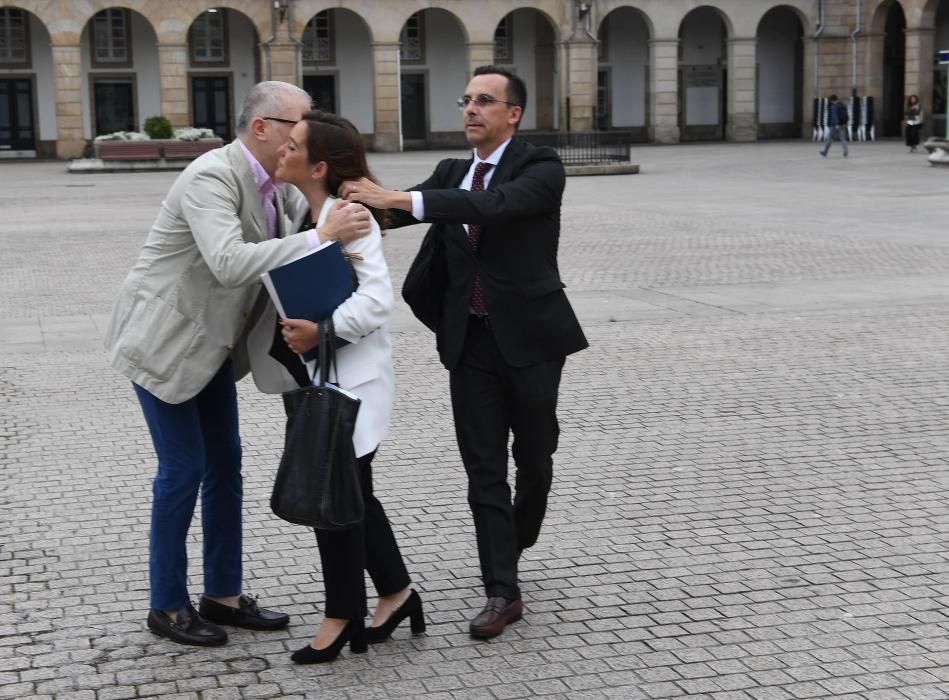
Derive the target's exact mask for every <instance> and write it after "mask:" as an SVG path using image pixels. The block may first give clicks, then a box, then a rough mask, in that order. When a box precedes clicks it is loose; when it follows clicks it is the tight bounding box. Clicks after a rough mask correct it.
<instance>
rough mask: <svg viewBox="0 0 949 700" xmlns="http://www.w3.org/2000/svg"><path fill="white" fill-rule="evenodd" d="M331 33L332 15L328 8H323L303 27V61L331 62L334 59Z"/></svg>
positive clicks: (334, 49) (334, 50)
mask: <svg viewBox="0 0 949 700" xmlns="http://www.w3.org/2000/svg"><path fill="white" fill-rule="evenodd" d="M333 34H334V32H333V15H332V13H330V12H329V10H323V11H322V12H320V13H318V14H317V15H316V16H315V17H313V19H311V20H310V21H309V22H307V23H306V27H304V29H303V62H304V63H333V62H334V61H335V60H336V55H335V54H336V47H335V45H334V42H333Z"/></svg>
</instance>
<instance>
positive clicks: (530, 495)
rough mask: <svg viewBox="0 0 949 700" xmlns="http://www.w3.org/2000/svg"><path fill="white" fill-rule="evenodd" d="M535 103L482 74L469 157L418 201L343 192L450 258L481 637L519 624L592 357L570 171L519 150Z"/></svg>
mask: <svg viewBox="0 0 949 700" xmlns="http://www.w3.org/2000/svg"><path fill="white" fill-rule="evenodd" d="M526 104H527V88H526V87H525V85H524V81H523V80H522V79H521V78H519V77H518V76H517V75H515V74H513V73H511V72H510V71H508V70H506V69H504V68H499V67H496V66H481V67H479V68H477V69H476V70H475V71H474V76H473V77H472V78H471V81H470V82H469V83H468V86H467V88H466V89H465V92H464V95H462V97H461V98H460V99H459V100H458V105H459V107H460V108H461V112H462V117H463V127H464V131H465V136H466V138H467V140H468V143H469V144H471V146H473V147H474V152H473V153H472V157H471V158H468V159H454V158H451V159H446V160H443V161H441V162H440V163H439V164H438V165H437V166H436V168H435V172H434V173H433V174H432V175H431V177H429V178H428V179H427V180H426V181H425V182H423V183H421V184H419V185H416V186H415V187H413V188H411V190H412V191H410V192H396V191H391V190H386V189H384V188H382V187H380V186H379V185H377V184H375V183H374V182H372V181H371V180H368V179H367V178H362V179H360V180H354V181H350V182H346V183H345V184H344V185H343V187H342V189H341V194H342V195H343V196H345V197H346V198H347V199H348V200H350V201H353V202H362V203H363V204H365V205H366V206H371V207H376V208H385V209H388V210H389V212H388V216H389V218H390V221H391V222H392V226H393V227H396V226H405V225H409V224H416V223H419V222H430V223H433V224H434V226H432V228H431V230H430V234H431V235H432V236H434V237H436V240H437V241H438V243H439V245H440V246H443V248H444V257H443V258H440V260H441V261H442V262H441V263H440V264H441V265H444V267H445V270H446V271H447V284H446V287H445V289H444V290H443V291H442V292H441V298H440V299H438V300H437V301H438V303H437V305H436V306H437V307H438V308H439V312H438V313H437V316H438V318H437V319H435V321H434V322H433V323H432V324H431V327H434V329H435V331H436V344H437V347H438V349H439V353H440V356H441V361H442V363H443V364H444V365H445V367H446V368H447V369H448V371H449V385H450V391H451V403H452V411H453V414H454V420H455V433H456V437H457V440H458V447H459V450H460V452H461V457H462V460H463V462H464V465H465V469H466V471H467V473H468V503H469V505H470V507H471V511H472V515H473V516H474V524H475V532H476V535H477V542H478V557H479V559H480V562H481V578H482V581H483V584H484V589H485V593H486V596H487V601H486V602H485V604H484V607H483V609H482V610H481V612H480V613H478V614H477V615H476V616H475V617H474V619H473V620H472V621H471V624H470V626H469V631H470V633H471V635H472V636H474V637H478V638H489V637H494V636H497V635H499V634H501V632H503V631H504V629H505V627H506V626H507V625H508V624H510V623H511V622H514V621H516V620H518V619H520V618H521V615H522V612H523V605H522V602H521V591H520V587H519V583H518V575H517V568H518V560H519V558H520V555H521V552H522V551H523V550H524V549H527V548H528V547H531V546H532V545H533V544H534V543H535V542H536V540H537V537H538V534H539V533H540V529H541V525H542V523H543V520H544V514H545V512H546V509H547V496H548V493H549V491H550V486H551V481H552V478H553V460H552V457H553V454H554V452H555V451H556V449H557V441H558V436H559V426H558V423H557V394H558V390H559V386H560V377H561V372H562V370H563V365H564V361H565V358H566V356H567V355H569V354H571V353H574V352H577V351H578V350H582V349H583V348H585V347H587V341H586V338H585V337H584V335H583V331H582V329H581V328H580V324H579V323H578V321H577V317H576V315H575V314H574V312H573V309H572V308H571V306H570V302H569V301H568V300H567V296H566V294H565V293H564V291H563V290H564V284H563V282H562V281H561V280H560V272H559V269H558V265H557V246H558V242H559V238H560V206H561V199H562V196H563V190H564V184H565V175H564V168H563V164H562V163H561V162H560V158H559V157H558V155H557V153H556V151H554V150H553V149H551V148H547V147H534V146H532V145H530V144H528V143H527V142H525V141H522V140H520V139H517V138H514V136H515V133H516V131H517V128H518V125H519V123H520V121H521V117H522V116H523V113H524V108H525V105H526ZM511 434H513V436H514V442H513V447H512V453H513V457H514V463H515V465H516V468H517V475H516V479H515V488H516V493H515V496H514V500H513V503H512V501H511V491H510V488H509V486H508V481H507V477H508V452H507V447H508V439H509V437H510V435H511Z"/></svg>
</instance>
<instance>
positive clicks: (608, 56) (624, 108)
mask: <svg viewBox="0 0 949 700" xmlns="http://www.w3.org/2000/svg"><path fill="white" fill-rule="evenodd" d="M597 37H598V38H599V40H600V44H599V47H598V52H599V56H598V61H597V64H598V65H597V100H596V105H597V115H596V116H597V123H596V126H597V129H599V130H605V129H622V130H624V131H627V130H628V131H631V132H632V134H633V138H634V140H636V141H646V140H648V138H649V113H650V109H649V100H650V93H649V41H650V39H651V38H652V37H651V31H650V26H649V20H648V18H647V17H646V15H644V14H643V13H642V12H641V11H640V10H636V9H634V8H632V7H620V8H617V9H615V10H613V11H612V12H610V13H609V14H608V15H606V16H605V17H604V18H603V21H602V22H600V27H599V29H598V30H597Z"/></svg>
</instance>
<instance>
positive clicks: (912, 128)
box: [905, 95, 923, 153]
mask: <svg viewBox="0 0 949 700" xmlns="http://www.w3.org/2000/svg"><path fill="white" fill-rule="evenodd" d="M905 118H906V145H907V146H908V147H909V152H910V153H916V147H917V146H918V145H919V131H920V129H921V128H922V126H923V108H922V105H920V104H919V98H918V97H917V96H916V95H910V96H909V97H908V98H907V99H906V114H905Z"/></svg>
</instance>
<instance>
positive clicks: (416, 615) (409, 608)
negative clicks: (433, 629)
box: [366, 588, 425, 644]
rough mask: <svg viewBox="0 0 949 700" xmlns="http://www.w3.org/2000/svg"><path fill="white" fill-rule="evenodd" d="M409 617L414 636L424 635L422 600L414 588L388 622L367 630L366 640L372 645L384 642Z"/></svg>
mask: <svg viewBox="0 0 949 700" xmlns="http://www.w3.org/2000/svg"><path fill="white" fill-rule="evenodd" d="M407 617H408V618H411V624H412V634H422V632H424V631H425V617H424V616H423V615H422V599H421V598H419V595H418V593H416V592H415V589H414V588H413V589H412V592H411V593H410V594H409V597H408V598H406V600H405V602H404V603H402V605H400V606H399V607H398V609H397V610H396V611H395V612H394V613H392V614H391V615H390V616H389V619H388V620H386V621H385V622H383V623H382V624H381V625H379V626H378V627H369V628H368V629H366V639H368V640H369V643H370V644H378V643H379V642H384V641H385V640H387V639H388V638H389V637H390V636H391V635H392V632H393V631H394V630H395V628H396V627H398V626H399V623H400V622H402V620H404V619H405V618H407Z"/></svg>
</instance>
